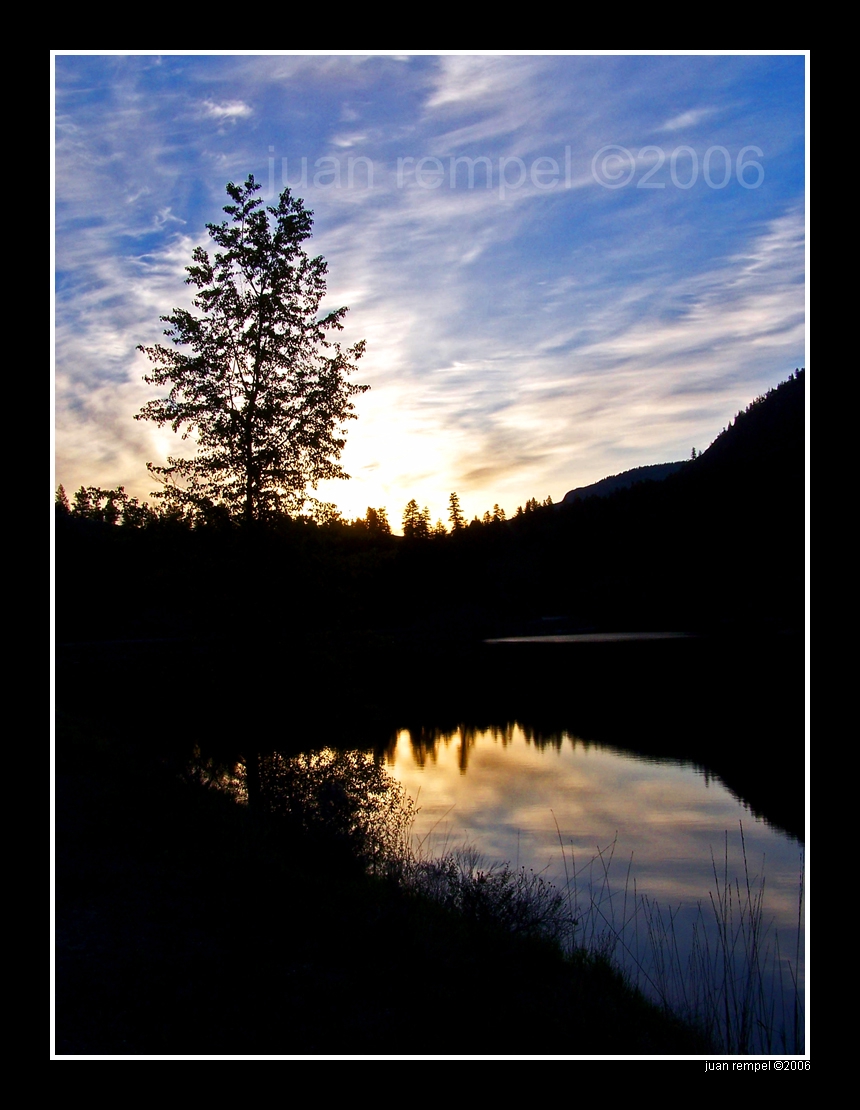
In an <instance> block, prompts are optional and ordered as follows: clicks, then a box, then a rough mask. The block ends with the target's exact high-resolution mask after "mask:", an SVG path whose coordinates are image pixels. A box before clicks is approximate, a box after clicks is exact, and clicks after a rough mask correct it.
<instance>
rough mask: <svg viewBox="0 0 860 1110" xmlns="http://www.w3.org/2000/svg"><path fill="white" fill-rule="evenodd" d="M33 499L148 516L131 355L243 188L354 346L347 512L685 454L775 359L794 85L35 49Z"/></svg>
mask: <svg viewBox="0 0 860 1110" xmlns="http://www.w3.org/2000/svg"><path fill="white" fill-rule="evenodd" d="M54 65H55V94H54V101H55V124H56V142H55V150H54V187H55V210H54V245H55V258H54V267H55V294H54V300H55V305H54V307H55V313H54V320H55V323H54V356H55V379H54V380H55V385H54V398H55V431H54V445H55V482H54V484H55V485H57V484H59V483H62V484H63V485H64V486H65V488H66V490H67V491H68V492H69V493H71V492H72V491H73V490H75V489H77V488H78V487H79V486H81V485H98V486H102V487H105V488H115V487H116V486H118V485H122V486H124V487H125V489H126V490H127V492H129V493H130V494H133V495H135V496H138V497H139V498H141V499H142V500H148V499H149V500H151V498H150V494H151V491H152V489H153V480H152V478H151V477H150V475H149V474H148V472H147V470H146V463H147V462H148V461H151V462H153V463H155V464H163V463H164V462H165V460H166V458H167V456H168V455H174V456H176V455H183V454H187V453H188V447H189V445H188V444H187V443H186V444H182V442H181V440H180V438H179V437H178V436H176V435H174V434H173V433H172V432H171V431H170V430H169V428H167V429H158V428H157V427H156V426H155V425H153V424H149V423H146V422H143V421H135V420H134V416H135V414H136V413H137V412H138V411H139V410H140V408H141V407H142V406H143V405H144V404H145V403H146V402H147V401H148V400H150V399H151V398H152V397H153V396H154V395H155V392H154V387H152V386H148V385H146V384H145V383H144V381H143V375H144V374H145V373H146V372H147V371H148V369H149V363H148V361H147V360H146V358H145V356H144V355H142V354H141V353H139V352H138V351H137V346H138V344H146V345H151V344H153V343H157V342H161V341H162V338H163V336H162V332H163V329H164V326H165V325H164V324H162V323H160V321H159V317H160V316H162V315H165V314H167V313H169V312H171V311H172V310H173V309H174V308H176V307H187V308H190V307H191V300H190V298H191V292H190V290H189V289H188V288H187V287H186V285H185V284H184V279H185V276H186V275H185V267H186V266H187V265H189V264H190V262H191V254H192V251H193V250H194V248H195V247H197V246H201V245H202V246H204V247H208V246H209V245H210V240H209V236H208V233H207V231H206V227H205V225H206V224H207V223H211V222H220V221H221V220H222V219H225V218H226V217H225V216H224V214H223V212H222V208H223V205H224V204H226V203H228V202H229V198H228V197H227V194H226V192H225V186H226V184H227V183H228V182H231V181H234V182H242V181H244V180H245V179H246V178H247V176H248V174H251V173H252V174H253V175H254V176H255V178H256V179H257V180H258V181H259V182H261V183H262V184H263V196H264V198H265V199H266V201H267V202H269V201H271V202H273V203H274V201H275V200H276V195H277V194H278V193H280V192H281V190H282V189H283V188H284V186H285V185H287V186H289V187H290V188H291V190H292V193H293V195H294V196H298V197H301V198H303V200H304V202H305V205H306V206H307V207H308V208H310V209H312V210H313V213H314V229H313V231H314V233H313V238H312V239H311V240H310V242H309V243H308V244H306V248H307V249H308V251H309V252H310V253H311V254H313V255H317V254H319V255H322V256H323V257H324V258H325V259H326V261H327V263H328V267H329V274H328V295H327V299H326V302H325V306H326V307H327V308H330V309H333V308H338V307H340V306H342V305H345V306H347V307H348V308H349V312H348V314H347V317H346V327H345V331H344V333H343V335H342V337H341V338H342V341H343V342H345V343H347V344H352V343H353V342H355V341H357V340H359V339H364V340H366V342H367V352H366V355H365V357H364V358H363V359H362V360H361V361H360V363H359V372H358V373H357V374H356V375H355V376H354V378H353V380H354V381H356V382H360V383H364V384H369V385H370V387H371V389H370V391H369V392H367V393H365V394H363V395H362V396H360V397H358V398H357V399H356V408H357V413H358V419H357V420H355V421H352V422H350V424H349V426H348V442H347V447H346V450H345V451H344V454H343V457H342V460H341V461H342V464H343V466H344V468H345V470H346V471H347V472H348V473H349V474H350V475H351V478H350V480H349V481H340V482H331V483H327V484H325V485H323V486H321V487H320V489H319V490H318V491H317V496H318V497H320V498H322V499H323V500H327V501H332V502H334V503H335V504H336V505H337V506H338V508H339V509H340V511H341V512H342V513H343V515H344V516H345V517H347V518H348V519H351V518H354V517H357V516H363V515H364V514H365V511H366V509H367V507H368V506H373V507H375V508H379V507H385V508H386V509H387V511H388V516H389V519H390V520H391V522H392V525H393V526H394V528H395V531H399V530H400V521H401V519H402V514H403V509H404V507H405V505H406V503H407V502H408V501H409V500H410V499H412V498H414V499H415V500H416V501H417V502H418V503H419V505H420V506H427V507H428V508H429V509H430V514H431V517H432V519H433V520H434V521H435V520H437V519H439V518H441V519H442V520H443V521H446V522H447V517H448V498H449V494H450V493H451V492H452V491H456V492H457V493H458V494H459V497H460V502H461V506H462V509H463V511H464V513H465V514H466V516H467V517H469V518H471V517H472V516H474V515H479V516H481V515H483V513H484V511H485V510H487V509H492V507H493V505H495V504H499V505H501V507H502V508H503V509H505V511H506V512H507V513H508V514H509V515H511V514H512V513H513V512H514V511H515V510H516V508H517V506H518V505H522V504H524V503H525V501H526V500H528V499H529V498H533V497H536V498H537V499H538V500H540V501H543V500H544V499H545V498H547V497H548V496H549V497H551V498H552V500H553V501H559V500H561V498H562V497H563V496H564V494H565V493H566V492H567V491H568V490H570V489H574V488H576V487H577V486H583V485H587V484H589V483H591V482H594V481H598V480H599V479H601V478H604V477H606V476H607V475H610V474H617V473H620V472H621V471H623V470H627V469H629V468H631V467H635V466H644V465H648V464H651V463H659V462H667V461H672V460H676V459H684V458H689V456H690V453H691V450H692V449H693V448H694V447H695V448H696V450H697V451H701V450H704V449H705V448H707V446H708V445H709V444H710V443H711V442H712V441H713V440H714V438H715V437H716V436H717V435H718V434H719V433H720V431H721V430H722V429H723V428H724V427H725V426H726V425H727V424H728V423H729V421H730V420H731V419H732V417H733V416H734V415H735V413H736V412H737V411H738V410H740V409H742V408H744V407H745V406H746V405H747V404H749V402H750V401H752V400H753V399H754V398H755V397H756V396H758V395H760V394H761V393H764V392H766V391H767V390H768V389H769V388H772V387H773V386H775V385H777V384H778V383H779V382H780V381H782V380H784V379H785V378H786V377H787V376H788V375H789V374H790V373H791V372H792V371H793V370H794V369H795V368H797V367H800V366H804V365H805V356H804V352H805V284H804V274H805V255H806V245H805V223H806V221H805V205H804V201H805V160H806V144H805V127H806V110H805V95H806V94H805V79H806V68H807V58H806V57H805V56H804V54H803V53H802V52H795V53H786V52H782V53H773V54H745V55H744V54H731V55H728V54H722V55H718V54H696V55H690V54H685V55H673V54H661V55H631V54H627V55H624V54H602V55H598V54H551V53H537V54H522V55H504V54H457V53H451V54H444V55H442V54H427V53H421V52H418V53H413V54H405V53H404V54H392V53H387V54H362V55H351V54H344V53H341V54H292V55H291V54H269V55H266V54H259V53H255V54H227V53H224V54H205V55H204V54H188V53H178V54H177V53H173V54H161V55H154V54H107V53H90V54H87V53H62V52H56V53H55V55H54Z"/></svg>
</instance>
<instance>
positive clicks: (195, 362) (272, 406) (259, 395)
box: [136, 175, 368, 522]
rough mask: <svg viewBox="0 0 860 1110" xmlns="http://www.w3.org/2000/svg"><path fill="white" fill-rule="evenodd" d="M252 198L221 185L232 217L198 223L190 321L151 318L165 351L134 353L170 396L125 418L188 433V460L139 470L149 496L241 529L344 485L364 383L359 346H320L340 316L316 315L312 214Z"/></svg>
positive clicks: (321, 290)
mask: <svg viewBox="0 0 860 1110" xmlns="http://www.w3.org/2000/svg"><path fill="white" fill-rule="evenodd" d="M259 190H260V186H259V185H258V184H257V183H256V182H255V181H254V177H253V175H251V176H249V177H248V180H247V181H246V182H245V184H244V185H234V184H233V183H230V184H229V185H228V186H227V192H228V194H229V196H230V198H231V200H232V201H233V203H232V204H228V205H226V206H225V208H224V211H225V212H226V213H227V215H228V216H229V217H230V220H229V221H224V222H223V223H220V224H207V225H206V226H207V228H208V231H209V235H210V237H211V238H212V239H213V240H214V242H215V245H216V247H217V248H218V249H217V251H216V253H215V257H214V260H212V261H210V258H209V255H208V254H207V252H206V251H205V250H204V249H203V248H202V247H198V248H197V249H196V250H195V251H194V253H193V255H192V259H193V265H191V266H188V267H187V272H188V275H189V276H188V278H187V279H186V282H187V284H189V285H192V286H194V288H195V289H196V290H197V294H196V296H195V297H194V307H195V309H197V314H195V313H193V312H188V311H186V310H185V309H180V308H177V309H174V310H173V312H172V313H171V314H170V315H169V316H162V317H161V319H162V320H163V321H164V322H165V323H166V324H168V325H169V327H168V328H167V329H166V330H165V333H164V334H165V335H166V336H167V337H168V339H170V340H171V341H172V344H173V346H172V347H164V346H162V345H160V344H158V345H156V346H153V347H139V348H138V349H139V350H141V351H143V352H144V353H145V354H146V356H147V357H148V358H149V360H150V361H151V362H152V364H153V367H154V369H153V370H152V372H151V373H150V374H148V375H146V377H145V379H144V380H145V381H146V382H148V383H149V384H150V385H156V386H168V387H169V393H168V395H167V396H166V397H162V398H158V399H157V400H153V401H150V402H149V403H148V404H146V405H145V406H144V407H143V408H142V409H141V411H140V413H138V415H137V417H136V419H138V420H152V421H154V422H155V423H156V424H158V426H159V427H162V426H163V425H165V424H169V425H170V426H171V428H172V429H173V431H174V432H179V431H182V435H183V439H184V438H186V437H187V436H189V435H192V434H194V435H196V439H197V451H196V453H195V454H194V456H193V457H192V458H190V459H174V458H169V459H168V465H167V466H166V467H161V466H153V465H152V464H151V463H150V464H148V465H149V469H150V471H151V472H152V473H153V474H155V475H157V476H158V477H159V478H160V480H161V481H162V483H163V486H162V489H161V490H160V491H159V492H158V493H157V494H155V496H159V497H162V498H165V499H166V500H167V502H168V503H173V504H178V505H191V506H194V507H199V506H200V505H201V504H202V503H203V502H204V500H206V499H208V501H209V502H210V503H215V504H223V505H226V506H227V507H228V508H229V510H230V512H231V514H232V515H241V516H242V517H243V518H244V520H246V521H248V522H250V521H253V520H257V519H260V518H262V517H266V516H270V515H272V514H275V513H278V512H289V511H295V510H297V509H300V508H301V506H302V505H303V504H304V502H305V501H306V500H307V499H308V498H307V492H306V491H307V490H308V487H310V488H311V489H313V488H315V487H316V485H317V483H318V482H319V481H321V480H322V479H326V478H346V477H348V475H347V474H345V473H344V471H343V469H342V468H341V467H340V465H339V464H338V462H337V460H338V458H339V457H340V454H341V451H342V450H343V447H344V443H345V440H344V438H343V437H344V428H343V423H344V421H346V420H350V419H353V418H354V416H355V413H354V406H353V404H352V402H351V398H352V397H353V396H355V395H356V394H357V393H362V392H363V391H364V390H365V389H367V388H368V387H367V386H361V385H353V384H351V383H350V382H348V380H347V377H348V375H349V374H351V373H352V372H353V370H354V369H355V362H356V360H358V359H359V358H360V357H361V355H362V354H363V353H364V342H363V341H362V342H360V343H357V344H356V345H355V346H353V347H350V348H348V349H347V350H342V349H341V347H340V344H338V343H332V342H331V341H330V340H329V338H328V336H329V334H330V333H331V332H332V331H339V330H341V329H342V326H343V325H342V320H343V317H344V315H345V313H346V311H347V310H346V308H340V309H337V310H336V311H334V312H330V313H328V314H327V315H325V316H322V317H320V316H319V315H318V313H319V308H320V304H321V302H322V299H323V297H324V296H325V292H326V280H325V276H326V273H327V269H328V267H327V265H326V263H325V261H324V259H322V258H309V257H308V255H307V254H306V253H305V251H304V249H303V247H302V244H303V243H304V242H305V240H306V239H309V238H310V236H311V227H312V225H313V221H312V219H311V217H312V213H311V212H309V211H308V210H307V209H306V208H305V207H304V205H303V202H302V201H301V200H299V199H294V198H293V197H292V196H291V195H290V190H289V189H285V190H284V191H283V193H282V194H281V196H280V198H279V200H278V204H277V206H275V207H269V208H266V209H263V208H262V207H261V206H262V201H261V200H260V199H259V198H258V197H257V195H256V194H257V193H258V192H259ZM182 348H184V349H185V350H183V349H182ZM186 351H187V352H190V353H186Z"/></svg>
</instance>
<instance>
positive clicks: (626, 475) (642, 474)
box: [555, 462, 684, 509]
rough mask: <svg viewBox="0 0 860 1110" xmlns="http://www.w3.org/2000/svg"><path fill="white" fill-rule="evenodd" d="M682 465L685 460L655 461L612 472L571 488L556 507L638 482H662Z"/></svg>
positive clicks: (607, 495)
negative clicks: (619, 471)
mask: <svg viewBox="0 0 860 1110" xmlns="http://www.w3.org/2000/svg"><path fill="white" fill-rule="evenodd" d="M682 466H684V462H671V463H654V465H653V466H636V467H634V468H633V469H632V470H625V471H623V472H622V473H621V474H611V475H610V476H609V477H608V478H601V480H600V481H599V482H592V483H591V485H590V486H577V488H576V489H572V490H569V491H568V492H567V493H566V494H565V495H564V497H563V498H562V500H561V501H559V502H558V504H556V505H555V508H557V509H560V508H562V507H564V506H567V507H569V506H570V505H571V504H572V503H573V502H574V501H584V500H585V498H586V497H609V495H610V494H612V493H615V492H616V491H617V490H620V489H630V487H631V486H635V485H636V483H637V482H662V481H663V479H664V478H668V477H669V475H670V474H674V473H675V472H676V471H678V470H680V469H681V467H682Z"/></svg>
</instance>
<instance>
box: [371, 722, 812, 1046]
mask: <svg viewBox="0 0 860 1110" xmlns="http://www.w3.org/2000/svg"><path fill="white" fill-rule="evenodd" d="M386 760H387V765H388V769H389V771H390V773H391V774H392V775H394V777H395V778H397V779H398V780H399V781H400V782H401V783H402V784H403V786H404V787H405V789H406V791H407V792H408V793H409V794H410V795H411V797H412V798H413V799H415V801H416V802H417V805H418V809H419V813H418V818H417V821H416V824H415V827H414V837H415V844H416V846H417V847H418V848H419V850H420V851H421V852H423V853H425V854H426V855H429V856H434V855H440V854H443V853H444V852H446V851H450V850H453V849H456V848H459V847H462V846H464V845H468V846H471V847H473V848H475V849H477V850H478V851H479V852H480V853H481V854H482V856H483V857H484V858H485V859H486V861H487V862H488V863H489V862H492V861H507V862H509V863H510V864H511V865H512V866H514V867H516V868H519V867H526V868H530V869H534V870H535V871H536V872H540V873H542V874H543V875H544V876H545V877H546V878H547V879H548V880H550V881H552V882H553V883H554V884H555V885H556V886H557V887H559V888H560V889H562V890H564V891H570V892H571V897H572V899H575V900H576V903H577V914H578V915H580V914H581V915H582V920H583V921H585V920H586V918H589V920H590V924H589V926H588V928H590V929H591V930H592V932H593V933H599V932H605V936H606V937H611V936H614V937H615V938H616V940H615V944H614V952H615V956H616V958H617V959H619V960H621V962H622V963H624V964H625V966H626V967H627V968H628V970H629V971H630V972H631V974H632V975H633V977H634V978H636V979H637V981H638V982H639V984H640V986H642V987H643V989H645V990H646V991H649V992H650V993H652V994H654V993H655V990H656V991H658V992H659V991H661V990H662V991H664V992H665V993H666V994H668V995H671V996H673V997H672V999H671V1000H672V1001H673V1003H674V1004H675V1005H679V1004H682V1003H683V998H682V997H681V998H679V997H677V996H678V995H679V993H680V995H681V996H683V995H684V993H685V992H686V991H688V990H689V977H688V975H687V973H686V966H687V961H688V960H689V958H690V956H691V954H692V953H693V951H694V948H695V947H696V945H697V944H698V948H699V950H700V951H702V949H703V947H705V948H707V949H708V951H710V952H711V953H712V955H713V957H714V959H715V960H718V957H717V955H716V954H717V952H718V950H719V929H718V926H717V925H716V920H715V916H714V913H713V909H712V904H711V900H712V897H713V898H714V899H715V900H717V901H718V900H719V897H720V895H721V894H722V896H723V897H725V893H726V891H725V884H726V880H728V883H729V885H730V887H731V888H732V894H731V905H730V907H728V910H727V917H728V920H729V921H730V924H731V926H732V928H733V930H734V932H733V934H732V935H733V936H736V937H737V944H736V945H735V950H736V955H737V952H738V951H739V949H740V948H742V947H744V946H745V945H746V946H747V947H749V946H750V944H751V943H755V944H757V945H758V946H759V950H760V954H761V957H762V958H760V960H759V963H760V964H761V965H762V979H761V984H762V985H763V989H764V990H765V991H766V992H767V993H768V1002H767V1005H768V1006H769V1007H770V1009H771V1010H772V1011H775V1012H777V1013H788V1012H789V1011H791V1010H792V1007H793V1002H794V999H795V997H796V995H795V991H794V987H793V983H792V976H794V977H795V978H796V981H797V985H798V990H799V991H800V994H801V997H802V993H803V988H804V982H803V977H804V962H803V945H804V938H803V934H802V931H801V932H799V931H798V930H799V925H798V915H799V909H798V903H799V896H800V886H801V872H802V866H803V861H802V845H801V844H800V843H799V842H798V841H797V840H795V839H794V838H792V837H791V836H789V835H787V834H786V833H784V832H782V831H780V830H779V829H777V828H775V827H772V826H771V825H769V824H768V823H767V822H766V821H765V820H763V819H762V818H757V817H755V816H754V815H753V814H752V813H751V812H750V811H749V809H747V808H746V806H745V805H744V804H743V803H742V802H740V801H739V800H738V799H737V798H736V797H734V796H733V795H732V794H731V793H730V792H729V790H728V789H726V787H725V786H723V785H722V783H721V782H720V780H719V779H718V778H716V777H714V776H713V775H710V774H709V773H708V772H707V771H706V770H704V769H702V768H700V767H697V766H695V765H693V764H691V763H684V762H681V761H674V762H673V761H667V760H657V759H653V758H646V757H641V756H636V755H633V754H631V753H630V752H625V751H621V750H617V749H613V748H610V747H604V746H600V745H597V744H594V743H588V742H585V741H583V740H582V739H579V738H577V737H576V736H575V735H573V734H572V733H560V734H558V735H557V736H555V737H554V738H553V739H552V740H550V741H549V742H548V741H547V740H546V739H545V738H540V737H538V736H535V735H534V734H531V733H530V731H529V730H528V729H527V728H524V727H522V726H520V725H518V724H509V725H506V726H505V727H504V728H499V729H487V730H477V729H467V728H465V727H463V728H458V729H454V730H452V731H448V732H442V731H439V730H433V731H432V732H431V733H423V734H421V735H417V734H413V733H410V732H409V731H408V730H403V731H401V732H399V733H398V734H397V737H396V740H395V741H394V742H393V743H392V744H391V745H390V746H389V748H388V751H387V753H386ZM744 857H746V863H745V859H744ZM574 876H576V879H575V880H574ZM748 892H749V894H748ZM643 895H644V896H645V897H646V898H647V900H648V905H649V906H650V907H651V914H650V917H649V915H648V914H645V913H643V912H642V906H643V905H644V904H643V903H642V900H641V896H643ZM757 898H761V908H762V914H761V930H760V933H759V934H758V936H753V934H752V933H751V931H750V922H749V918H748V917H747V909H748V907H749V903H750V901H753V902H754V901H755V900H756V899H757ZM655 904H656V907H658V908H659V916H655V915H654V911H655ZM637 905H638V906H639V912H638V913H636V912H634V909H635V907H636V906H637ZM700 907H701V912H700ZM745 907H746V908H745ZM589 908H590V909H591V911H592V912H591V914H590V916H589V914H588V910H589ZM661 923H662V924H661ZM664 927H665V929H666V932H667V933H670V934H671V944H670V948H671V950H672V951H670V952H668V953H667V952H666V951H663V954H662V955H660V954H658V953H657V949H656V948H655V947H654V946H652V945H651V943H650V941H649V934H650V935H652V936H653V935H654V934H655V932H657V933H659V932H660V931H661V930H662V928H664ZM696 937H697V938H698V939H697V940H696V939H695V938H696ZM751 938H752V940H751ZM777 945H778V949H777ZM659 947H660V946H657V948H659ZM798 947H799V952H798ZM664 948H665V945H664ZM777 953H778V954H777ZM667 956H668V958H669V962H670V964H673V965H674V972H672V970H671V968H669V969H667V967H666V966H664V967H663V970H662V971H661V970H660V968H659V966H658V965H659V963H660V960H666V959H667ZM765 957H766V958H765ZM682 967H683V968H684V970H679V969H680V968H682ZM785 1022H786V1023H787V1024H792V1023H793V1022H792V1019H790V1018H786V1019H785ZM777 1024H779V1022H778V1023H777ZM775 1036H778V1034H777V1035H775ZM757 1047H758V1049H759V1050H766V1049H767V1046H766V1045H764V1044H761V1043H760V1044H759V1045H758V1046H757ZM772 1048H773V1051H792V1050H794V1051H798V1050H799V1049H798V1046H797V1045H796V1044H794V1043H792V1034H791V1033H789V1034H787V1042H786V1043H785V1044H782V1043H773V1044H772Z"/></svg>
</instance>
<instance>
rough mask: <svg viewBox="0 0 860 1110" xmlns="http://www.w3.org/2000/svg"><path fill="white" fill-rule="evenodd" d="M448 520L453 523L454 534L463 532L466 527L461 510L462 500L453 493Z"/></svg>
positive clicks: (450, 498)
mask: <svg viewBox="0 0 860 1110" xmlns="http://www.w3.org/2000/svg"><path fill="white" fill-rule="evenodd" d="M448 520H449V521H450V522H451V531H452V532H462V530H463V529H464V528H465V527H466V521H465V520H464V519H463V513H462V511H461V509H460V498H459V497H458V496H457V494H456V493H452V494H451V496H450V497H449V498H448Z"/></svg>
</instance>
